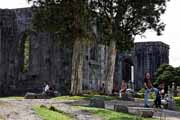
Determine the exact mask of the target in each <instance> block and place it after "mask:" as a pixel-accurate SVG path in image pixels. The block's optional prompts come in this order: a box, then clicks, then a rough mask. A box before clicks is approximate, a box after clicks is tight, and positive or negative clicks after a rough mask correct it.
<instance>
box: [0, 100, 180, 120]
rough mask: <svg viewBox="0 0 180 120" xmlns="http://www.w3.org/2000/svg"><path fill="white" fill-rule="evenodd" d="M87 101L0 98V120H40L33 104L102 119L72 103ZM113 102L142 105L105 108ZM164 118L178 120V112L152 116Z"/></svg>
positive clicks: (80, 117) (90, 119)
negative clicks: (118, 105) (116, 105)
mask: <svg viewBox="0 0 180 120" xmlns="http://www.w3.org/2000/svg"><path fill="white" fill-rule="evenodd" d="M88 104H89V101H85V100H82V101H74V102H72V101H71V102H62V101H61V102H60V101H55V100H52V99H44V100H43V99H41V100H40V99H33V100H30V99H22V100H13V99H0V120H1V119H2V120H41V119H40V118H39V117H38V116H37V115H36V114H35V113H34V111H33V110H32V106H33V105H46V106H54V107H56V108H57V109H59V110H61V111H64V112H66V113H69V114H71V115H73V116H74V118H75V119H77V120H102V119H101V118H99V117H97V116H94V115H92V114H90V113H88V112H86V111H82V110H79V109H77V108H75V107H72V105H88ZM114 104H122V105H127V106H139V107H142V105H143V104H142V102H141V101H135V102H130V101H117V100H114V101H106V108H109V109H113V106H114ZM160 116H162V118H166V120H180V112H176V111H170V110H161V111H160V110H158V111H156V112H155V114H154V117H156V118H159V117H160Z"/></svg>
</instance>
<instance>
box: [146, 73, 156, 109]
mask: <svg viewBox="0 0 180 120" xmlns="http://www.w3.org/2000/svg"><path fill="white" fill-rule="evenodd" d="M144 87H145V93H144V107H149V105H148V97H149V93H150V92H151V91H154V92H155V95H156V96H157V93H158V89H157V88H155V87H153V85H152V82H151V77H150V73H148V72H147V73H145V76H144Z"/></svg>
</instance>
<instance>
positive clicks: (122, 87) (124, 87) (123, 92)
mask: <svg viewBox="0 0 180 120" xmlns="http://www.w3.org/2000/svg"><path fill="white" fill-rule="evenodd" d="M126 89H127V85H126V82H125V80H122V82H121V89H120V97H122V96H124V95H125V94H126Z"/></svg>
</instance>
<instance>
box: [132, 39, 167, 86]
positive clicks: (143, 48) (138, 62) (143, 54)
mask: <svg viewBox="0 0 180 120" xmlns="http://www.w3.org/2000/svg"><path fill="white" fill-rule="evenodd" d="M134 51H135V53H134V57H133V58H134V71H135V73H134V74H135V88H137V89H139V88H141V87H142V86H143V83H144V82H143V78H144V74H145V73H146V72H149V73H150V74H151V76H152V79H153V78H154V73H155V71H156V70H157V68H158V67H159V66H160V65H161V64H169V46H168V45H167V44H165V43H163V42H138V43H135V48H134Z"/></svg>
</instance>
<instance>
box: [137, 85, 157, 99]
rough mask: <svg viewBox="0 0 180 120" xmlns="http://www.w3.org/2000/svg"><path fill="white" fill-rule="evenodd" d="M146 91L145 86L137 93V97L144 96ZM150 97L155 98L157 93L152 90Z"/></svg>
mask: <svg viewBox="0 0 180 120" xmlns="http://www.w3.org/2000/svg"><path fill="white" fill-rule="evenodd" d="M144 92H145V89H144V88H142V89H140V90H139V91H138V92H137V93H136V94H135V97H136V98H144ZM149 98H150V99H155V94H154V92H150V93H149Z"/></svg>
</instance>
